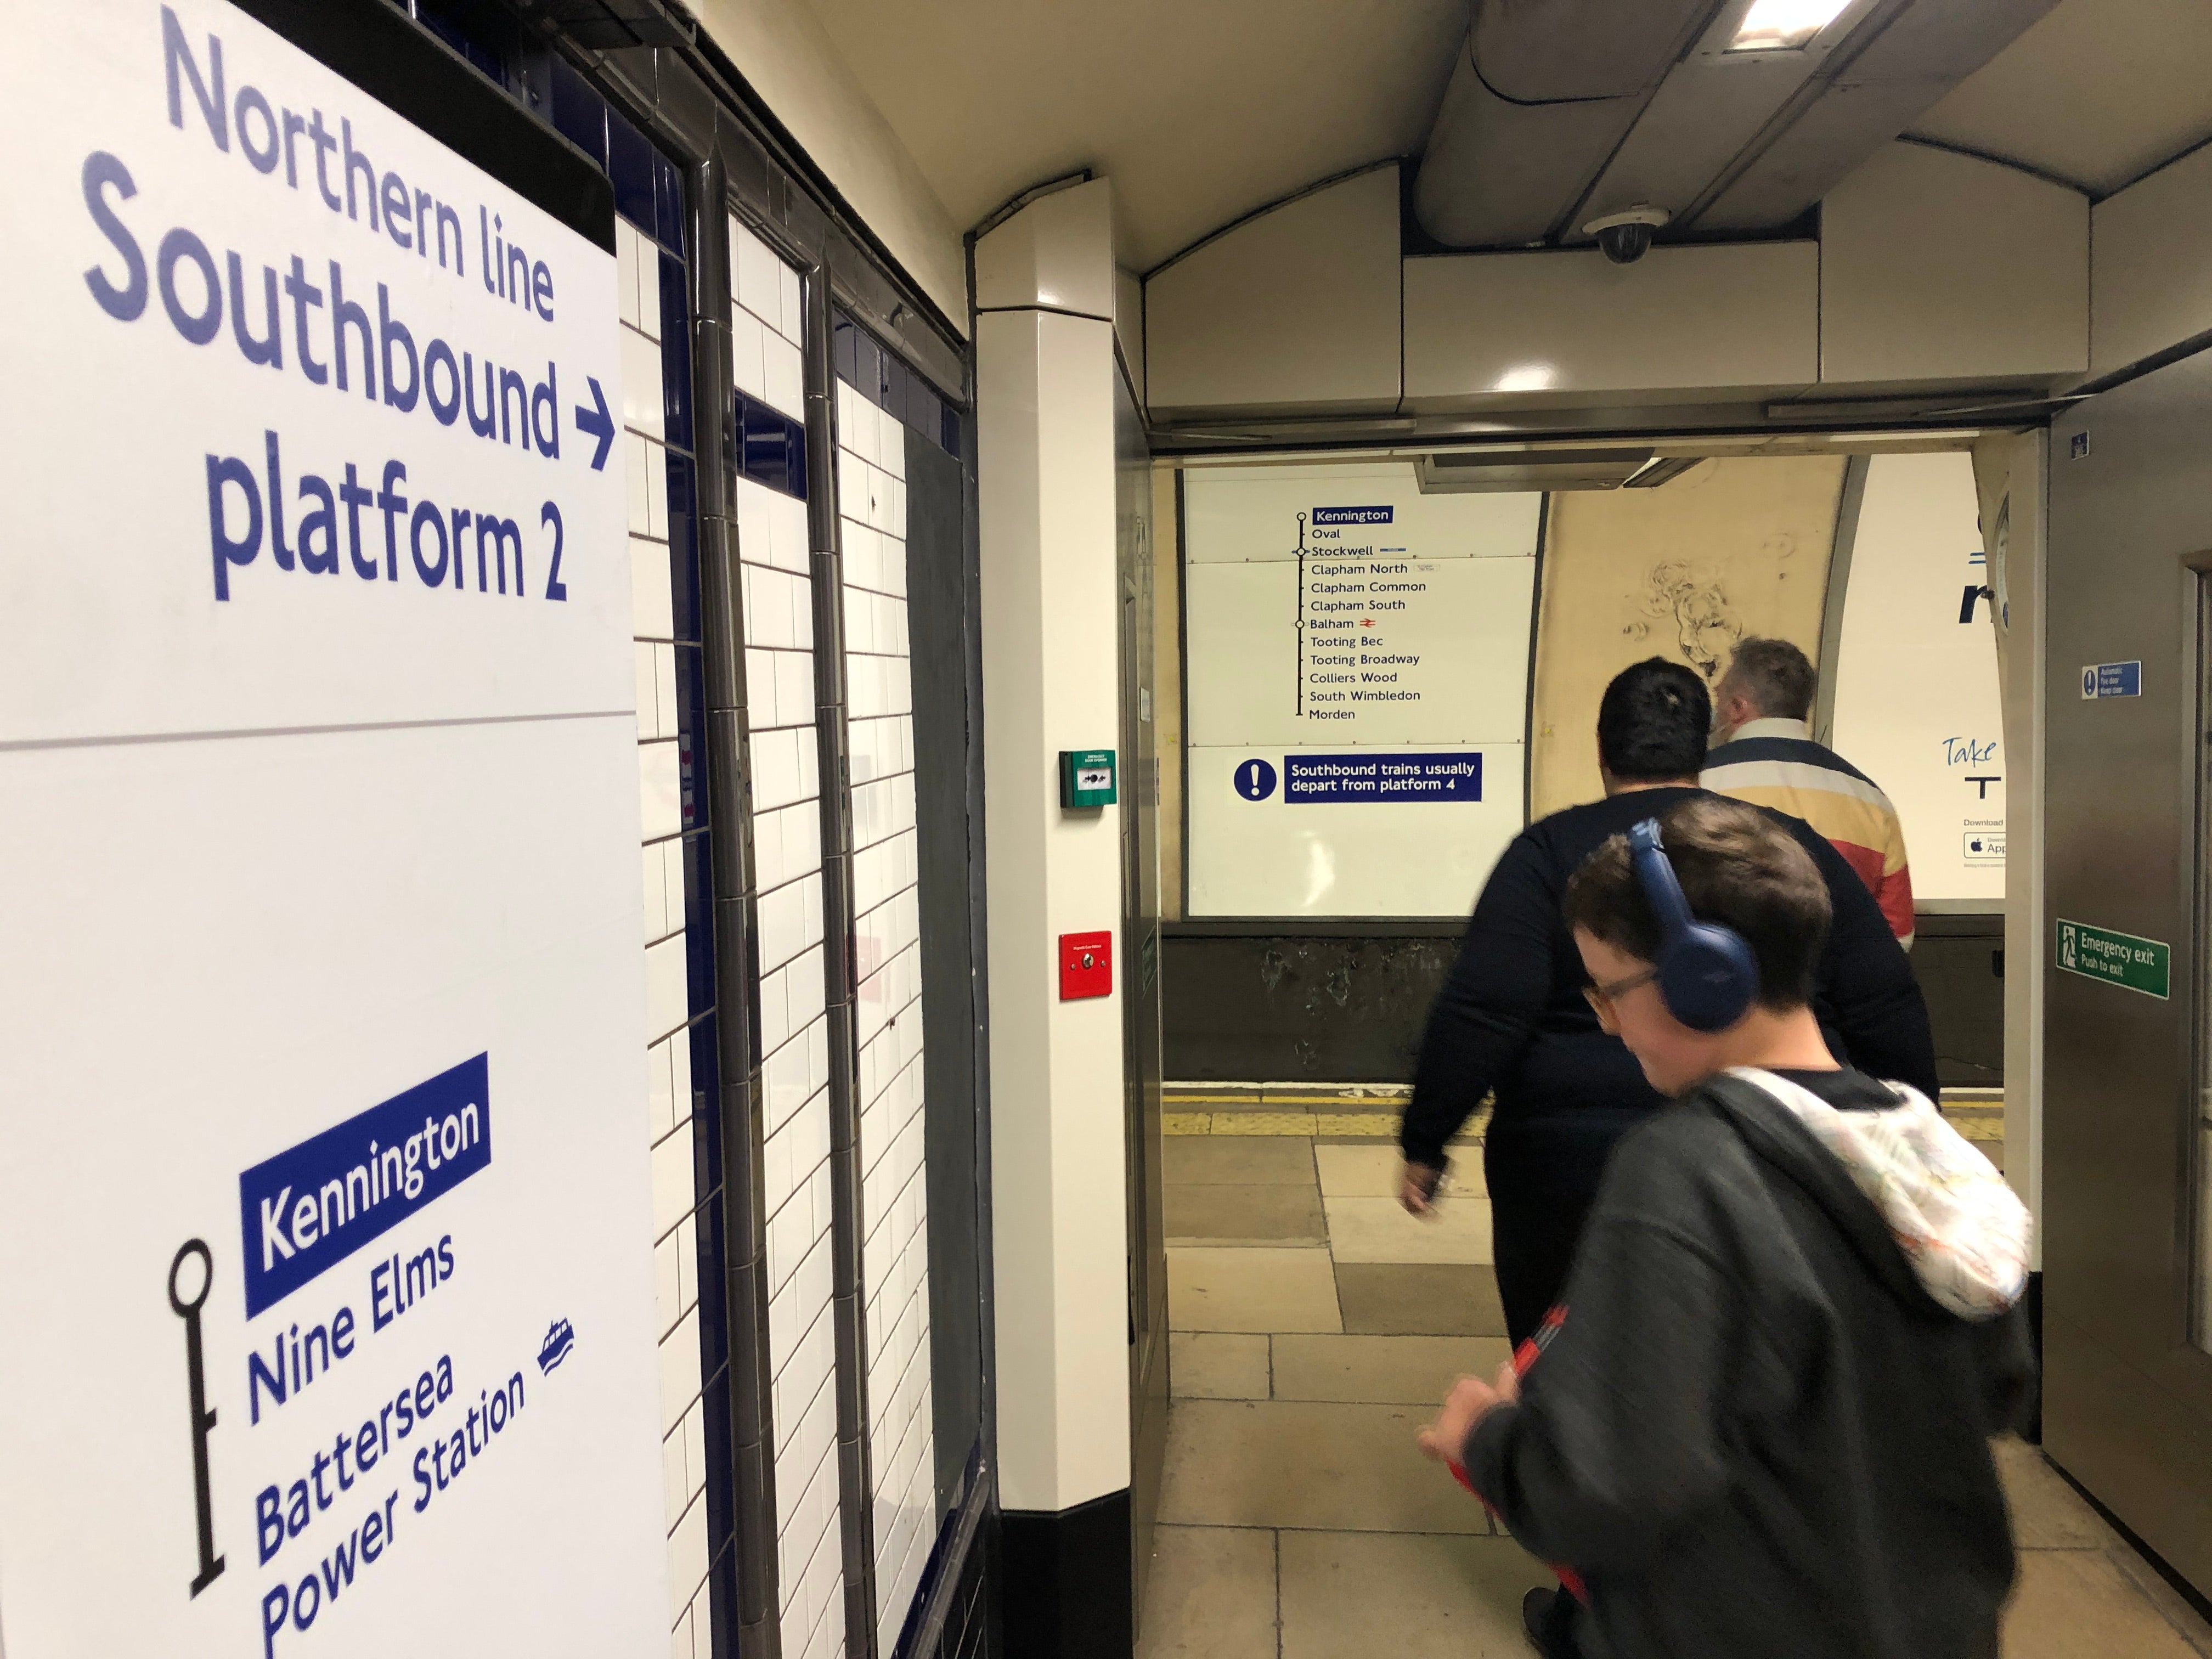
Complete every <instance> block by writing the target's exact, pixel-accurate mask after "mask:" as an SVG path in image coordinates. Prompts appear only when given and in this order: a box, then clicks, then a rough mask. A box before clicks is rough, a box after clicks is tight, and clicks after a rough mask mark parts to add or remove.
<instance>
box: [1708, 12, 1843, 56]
mask: <svg viewBox="0 0 2212 1659" xmlns="http://www.w3.org/2000/svg"><path fill="white" fill-rule="evenodd" d="M1850 3H1851V0H1751V9H1750V10H1748V11H1747V12H1746V13H1745V14H1744V15H1743V21H1742V22H1741V23H1739V24H1738V25H1737V26H1736V31H1735V39H1733V40H1730V41H1729V43H1728V50H1729V51H1730V52H1796V51H1797V50H1798V49H1799V48H1801V47H1802V46H1808V45H1809V44H1810V43H1811V41H1812V40H1813V38H1814V36H1815V35H1817V34H1819V33H1820V31H1821V30H1822V29H1824V28H1826V27H1828V25H1829V24H1831V23H1832V22H1834V21H1836V19H1837V18H1838V16H1839V15H1841V14H1842V13H1843V11H1844V8H1845V7H1847V6H1849V5H1850Z"/></svg>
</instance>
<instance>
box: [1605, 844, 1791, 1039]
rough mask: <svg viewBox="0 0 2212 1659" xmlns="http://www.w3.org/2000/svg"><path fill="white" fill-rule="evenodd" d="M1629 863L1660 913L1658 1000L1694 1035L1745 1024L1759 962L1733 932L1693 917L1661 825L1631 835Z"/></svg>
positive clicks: (1756, 989) (1756, 990) (1755, 988)
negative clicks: (1662, 844) (1663, 847)
mask: <svg viewBox="0 0 2212 1659" xmlns="http://www.w3.org/2000/svg"><path fill="white" fill-rule="evenodd" d="M1628 857H1629V861H1630V863H1632V865H1634V866H1635V867H1636V879H1637V882H1638V884H1639V885H1640V886H1641V887H1642V888H1643V889H1644V897H1645V898H1647V899H1649V900H1650V901H1651V908H1653V909H1654V910H1656V911H1657V912H1658V913H1659V960H1658V961H1657V962H1656V963H1653V964H1652V965H1653V966H1654V967H1655V968H1656V969H1658V970H1659V971H1658V975H1657V979H1656V983H1657V985H1658V987H1659V1000H1661V1001H1662V1002H1663V1003H1665V1004H1666V1005H1667V1012H1668V1013H1670V1014H1672V1015H1674V1018H1676V1019H1679V1020H1680V1021H1681V1022H1682V1024H1685V1025H1686V1026H1688V1027H1689V1028H1690V1029H1691V1030H1693V1031H1719V1030H1725V1029H1727V1028H1728V1027H1729V1026H1731V1025H1733V1024H1735V1023H1736V1021H1738V1020H1739V1019H1741V1018H1743V1015H1744V1011H1745V1010H1746V1009H1747V1008H1749V1007H1750V1006H1751V1005H1752V1001H1753V999H1754V998H1756V997H1757V996H1758V995H1759V959H1758V958H1757V957H1754V956H1753V955H1752V953H1751V946H1750V945H1747V944H1745V943H1744V939H1743V935H1742V934H1741V933H1737V932H1736V931H1735V929H1734V928H1733V927H1721V926H1719V925H1718V924H1717V923H1714V922H1710V921H1698V920H1697V919H1696V918H1695V917H1694V916H1692V915H1691V914H1690V902H1689V901H1688V900H1687V899H1686V898H1684V897H1683V896H1682V884H1681V883H1680V882H1679V881H1677V880H1676V879H1675V878H1674V866H1673V865H1671V864H1669V863H1668V861H1667V854H1665V853H1664V852H1663V851H1662V850H1661V848H1660V845H1659V820H1658V819H1656V818H1646V819H1644V822H1643V823H1639V824H1638V825H1637V826H1636V827H1635V828H1634V829H1631V830H1630V831H1629V832H1628Z"/></svg>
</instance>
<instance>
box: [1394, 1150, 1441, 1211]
mask: <svg viewBox="0 0 2212 1659" xmlns="http://www.w3.org/2000/svg"><path fill="white" fill-rule="evenodd" d="M1443 1178H1444V1172H1443V1170H1436V1169H1431V1168H1430V1167H1429V1165H1427V1164H1416V1163H1414V1162H1413V1160H1411V1159H1410V1158H1409V1159H1407V1161H1406V1162H1405V1163H1404V1164H1402V1165H1401V1166H1400V1169H1399V1171H1398V1202H1399V1203H1401V1204H1402V1205H1404V1206H1406V1213H1407V1215H1427V1214H1429V1213H1430V1212H1431V1211H1433V1210H1434V1209H1435V1208H1436V1202H1437V1188H1438V1187H1440V1186H1442V1185H1443Z"/></svg>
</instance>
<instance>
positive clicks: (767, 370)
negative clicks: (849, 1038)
mask: <svg viewBox="0 0 2212 1659" xmlns="http://www.w3.org/2000/svg"><path fill="white" fill-rule="evenodd" d="M730 242H731V256H732V265H733V267H734V276H735V278H736V282H735V287H736V289H737V303H736V304H735V305H733V306H732V308H731V325H732V334H733V336H734V337H735V339H736V342H737V346H736V350H737V365H738V367H737V380H738V385H739V386H741V387H743V388H744V390H746V391H748V392H751V393H752V394H753V395H754V396H755V397H757V398H761V399H762V400H763V401H764V402H767V403H769V404H774V405H775V406H776V407H777V408H779V409H782V410H785V411H786V412H787V413H789V414H791V415H792V416H794V417H799V416H803V415H804V413H805V409H804V398H803V395H802V387H803V383H802V381H801V379H800V375H799V347H798V344H797V337H798V335H799V278H798V276H797V273H795V272H793V271H792V270H789V269H788V268H787V267H786V266H785V265H784V264H782V262H781V260H779V259H778V258H776V257H775V255H774V254H773V253H771V252H769V250H768V249H767V248H766V247H765V246H763V245H762V243H761V242H760V241H759V240H758V239H757V238H756V237H754V236H753V235H752V234H750V232H748V231H747V230H746V229H745V228H744V227H743V226H741V225H739V224H738V223H737V222H735V221H734V220H733V221H732V222H731V227H730ZM737 492H738V497H737V507H738V561H739V563H738V569H739V574H740V580H741V581H742V583H743V594H742V600H741V603H742V605H743V607H744V630H745V685H746V729H747V735H748V742H749V744H750V752H751V758H752V810H753V857H754V868H755V873H756V878H757V882H758V886H759V902H758V910H757V914H758V917H759V922H758V931H759V939H758V945H759V958H760V1007H761V1012H760V1051H761V1054H762V1056H763V1060H762V1068H763V1083H764V1085H765V1089H764V1096H765V1102H766V1114H767V1115H766V1121H765V1122H764V1123H763V1126H762V1132H763V1139H764V1148H765V1157H764V1181H763V1184H764V1187H765V1188H766V1206H767V1213H768V1218H769V1220H768V1274H767V1281H768V1288H769V1369H770V1373H771V1375H772V1376H773V1378H774V1392H773V1421H774V1423H775V1493H776V1507H777V1510H778V1514H777V1516H776V1531H777V1540H778V1557H779V1559H778V1583H779V1584H780V1587H781V1597H782V1607H781V1624H782V1634H783V1652H784V1654H785V1656H786V1659H830V1656H836V1655H841V1654H842V1653H843V1651H844V1644H845V1618H844V1568H843V1558H842V1547H841V1537H840V1532H839V1526H838V1492H837V1452H836V1431H837V1407H836V1378H835V1376H834V1375H833V1372H834V1370H835V1368H836V1335H835V1330H834V1328H833V1326H832V1325H831V1322H830V1313H829V1295H830V1284H831V1279H830V1258H829V1252H830V1239H829V1024H828V1022H827V1020H826V1019H825V1018H824V1017H823V1000H824V987H825V981H824V977H823V972H824V970H823V954H822V930H823V915H822V816H821V812H822V808H821V799H820V796H821V785H820V779H819V776H818V772H819V760H818V757H817V750H816V747H815V744H816V724H815V722H816V712H817V711H816V702H815V688H814V611H813V595H812V586H811V579H810V576H809V569H810V564H811V561H810V559H809V556H808V554H809V550H808V545H807V543H808V533H807V520H806V507H805V503H804V502H803V501H796V500H793V498H792V497H790V496H787V495H781V494H780V493H778V492H776V491H775V490H771V489H764V488H763V487H762V486H761V485H759V484H757V483H753V482H752V481H751V480H750V479H748V478H739V479H738V483H737Z"/></svg>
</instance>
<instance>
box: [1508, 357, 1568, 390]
mask: <svg viewBox="0 0 2212 1659" xmlns="http://www.w3.org/2000/svg"><path fill="white" fill-rule="evenodd" d="M1558 379H1559V374H1558V372H1557V371H1556V370H1554V369H1553V367H1552V366H1551V364H1549V363H1522V365H1520V367H1518V368H1509V369H1507V370H1506V371H1505V372H1504V374H1501V375H1499V376H1498V384H1497V385H1496V386H1492V388H1491V390H1492V391H1493V392H1549V391H1550V390H1551V389H1552V386H1553V382H1554V381H1556V380H1558Z"/></svg>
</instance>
